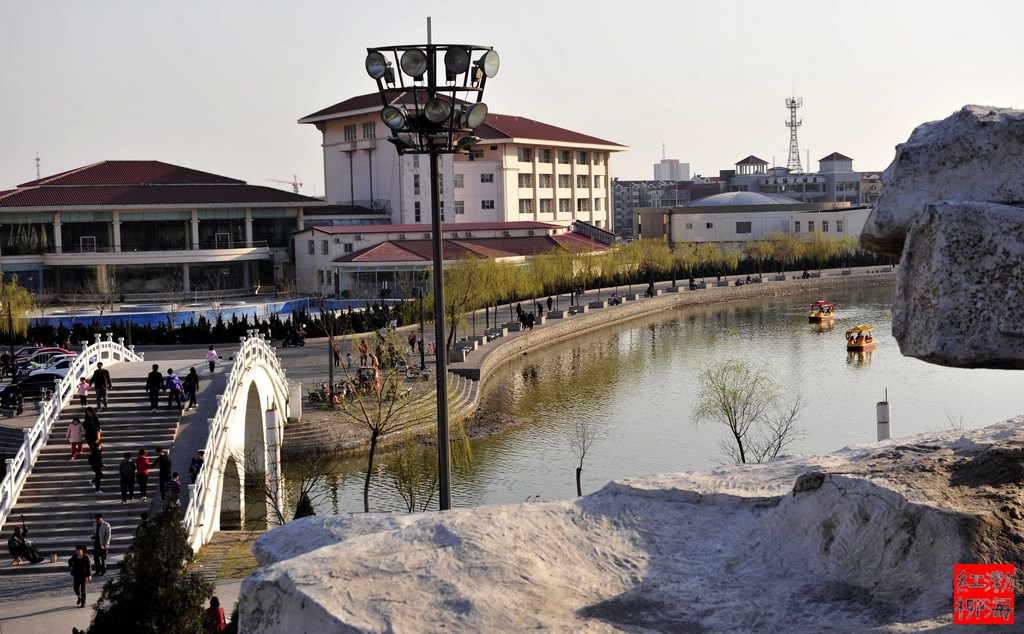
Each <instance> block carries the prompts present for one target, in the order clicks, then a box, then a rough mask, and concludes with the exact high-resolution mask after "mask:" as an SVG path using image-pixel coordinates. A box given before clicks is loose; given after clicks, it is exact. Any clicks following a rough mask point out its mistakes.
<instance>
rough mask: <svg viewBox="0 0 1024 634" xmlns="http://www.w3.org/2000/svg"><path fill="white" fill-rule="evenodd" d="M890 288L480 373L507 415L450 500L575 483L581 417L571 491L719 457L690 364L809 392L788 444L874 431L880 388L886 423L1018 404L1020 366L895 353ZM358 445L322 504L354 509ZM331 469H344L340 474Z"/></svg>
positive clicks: (494, 499) (896, 430)
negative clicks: (743, 368)
mask: <svg viewBox="0 0 1024 634" xmlns="http://www.w3.org/2000/svg"><path fill="white" fill-rule="evenodd" d="M892 292H893V289H892V288H871V289H850V290H844V291H841V292H836V293H833V294H832V296H831V297H828V298H826V299H828V300H829V301H832V302H835V303H836V305H837V306H839V307H840V308H839V310H838V311H837V314H836V324H835V325H834V327H832V328H829V324H817V326H819V328H818V329H816V328H815V327H814V326H813V325H812V326H811V327H810V328H809V327H808V323H807V309H806V307H807V305H808V303H809V302H810V301H814V300H817V299H820V297H818V296H817V295H818V294H817V293H815V295H814V296H811V295H806V296H792V297H778V298H776V297H771V298H763V299H759V300H750V301H744V302H740V303H735V304H729V305H719V306H707V307H692V308H686V309H678V310H674V311H671V312H667V313H662V314H659V315H655V316H651V317H648V318H643V319H638V320H636V321H634V322H632V323H630V324H628V325H624V326H621V327H617V328H612V329H609V330H607V331H605V332H601V333H594V334H588V335H582V336H580V337H577V338H575V339H573V340H572V341H569V342H566V343H563V344H559V345H553V346H549V347H546V348H544V349H543V350H541V351H538V352H535V353H531V354H529V355H525V356H522V357H519V358H517V359H515V360H514V361H513V362H512V363H510V364H509V365H507V366H506V367H505V368H504V369H503V370H502V371H501V372H500V373H499V374H498V375H496V376H494V377H492V379H491V380H490V381H489V382H488V384H487V385H485V386H483V390H482V392H481V393H482V394H484V395H485V398H484V403H483V407H484V408H485V409H492V410H494V411H498V412H503V413H506V414H510V415H512V416H514V417H515V419H516V420H517V421H518V424H517V425H516V426H515V427H514V428H512V429H510V430H507V431H506V432H504V433H501V434H498V435H496V436H492V437H489V438H483V439H480V440H477V441H474V442H473V443H472V450H473V456H474V460H473V462H472V464H471V465H468V466H465V467H462V468H459V469H456V470H455V471H454V472H453V475H452V500H453V504H454V505H455V506H472V505H478V504H487V503H516V502H523V501H525V500H527V499H528V498H532V497H533V496H539V497H540V499H552V498H562V497H572V496H574V495H575V466H576V462H577V460H576V458H575V456H574V454H573V452H572V450H571V447H570V440H569V439H570V437H571V435H572V433H573V428H574V423H575V421H576V420H579V419H583V420H585V421H586V422H588V423H590V424H592V425H594V426H596V427H597V428H599V429H600V431H601V433H602V438H601V440H600V441H599V442H598V443H597V444H595V445H594V447H593V448H592V449H591V451H590V452H589V453H588V455H587V457H586V461H585V463H584V465H583V474H582V481H583V491H584V493H590V492H593V491H595V490H597V489H598V488H600V487H602V486H604V485H605V484H606V483H607V482H608V481H610V480H613V479H616V478H624V477H635V476H641V475H647V474H653V473H666V472H673V471H685V470H695V469H696V470H703V469H708V468H711V467H714V466H717V465H718V464H720V463H721V462H722V460H723V456H722V453H721V450H720V448H719V444H718V443H719V441H720V440H722V439H723V438H725V439H727V437H726V434H725V430H724V428H720V427H716V426H714V425H700V426H694V425H692V424H691V423H690V412H691V410H692V403H693V400H694V390H695V381H694V378H695V376H696V375H697V373H698V372H699V371H700V368H701V366H702V365H703V364H714V363H719V362H721V361H722V360H724V359H727V358H739V359H742V360H744V361H746V362H748V363H751V364H761V363H764V364H767V365H768V366H769V367H770V368H771V369H772V370H773V372H774V373H775V376H776V378H777V380H778V381H780V382H781V383H782V384H783V386H784V388H785V389H787V390H789V391H799V392H800V393H801V394H802V395H803V396H804V397H805V398H806V399H807V400H808V401H809V404H808V406H807V408H806V409H805V410H804V412H803V414H802V416H801V419H800V422H801V425H802V426H803V427H805V429H806V432H807V434H806V436H805V437H804V438H802V439H801V440H799V441H798V442H797V443H795V444H794V445H793V446H792V447H791V451H792V452H794V453H798V452H801V453H827V452H830V451H835V450H837V449H839V448H841V447H843V446H846V445H850V444H860V443H868V442H874V440H875V403H876V402H877V401H880V400H882V399H883V398H884V394H885V391H886V389H888V391H889V400H890V401H891V402H892V411H893V424H892V427H893V432H892V433H893V437H894V438H895V437H900V436H907V435H911V434H916V433H920V432H924V431H929V430H938V429H942V428H948V427H949V426H950V423H949V418H950V416H952V417H953V418H960V417H962V418H964V419H965V420H966V422H967V424H968V426H970V427H979V426H983V425H987V424H991V423H993V422H996V421H1000V420H1005V419H1007V418H1011V417H1013V416H1016V415H1017V414H1019V413H1020V410H1021V403H1020V399H1019V397H1018V396H1016V395H1019V383H1020V378H1019V377H1020V376H1021V375H1020V374H1019V373H1017V374H1014V373H1013V372H1012V371H1008V370H961V369H953V368H946V367H941V366H936V365H931V364H927V363H924V362H922V361H918V360H915V359H909V358H906V357H903V356H901V355H900V353H899V349H898V346H897V344H896V342H895V340H894V339H893V338H892V335H891V332H890V311H891V298H892ZM862 323H867V324H872V325H874V334H875V337H876V338H877V339H878V346H877V349H876V351H877V356H878V357H879V358H878V359H874V356H876V355H875V353H876V351H869V352H864V353H861V354H858V353H855V354H854V356H850V355H847V354H845V341H844V333H845V330H846V329H847V328H850V327H852V326H855V325H857V324H862ZM365 468H366V467H365V463H364V460H363V459H354V460H351V461H342V462H339V464H338V475H337V476H336V478H337V486H334V485H331V486H332V487H333V488H332V490H331V491H330V495H331V496H332V497H331V501H330V502H329V503H324V502H318V503H317V505H318V509H319V508H321V505H322V508H323V512H335V513H337V512H342V513H344V512H358V511H361V509H362V493H361V488H360V487H361V485H362V477H363V475H362V474H364V473H365ZM343 473H347V474H351V475H348V476H345V475H343ZM388 477H389V476H388V474H387V472H386V471H385V472H384V473H382V474H376V473H375V474H373V475H372V476H371V505H372V508H373V510H388V511H401V510H402V508H403V505H402V501H401V498H400V497H399V496H398V495H397V493H395V492H394V487H393V486H392V485H391V484H389V481H388Z"/></svg>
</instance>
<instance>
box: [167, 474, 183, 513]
mask: <svg viewBox="0 0 1024 634" xmlns="http://www.w3.org/2000/svg"><path fill="white" fill-rule="evenodd" d="M163 493H164V500H166V501H168V502H170V503H171V504H173V505H175V506H178V505H179V504H180V503H181V502H180V500H181V475H180V474H179V473H178V472H177V471H175V472H174V473H172V474H171V479H170V480H168V481H167V483H166V484H164V491H163Z"/></svg>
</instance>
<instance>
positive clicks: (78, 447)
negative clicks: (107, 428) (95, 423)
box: [64, 416, 85, 460]
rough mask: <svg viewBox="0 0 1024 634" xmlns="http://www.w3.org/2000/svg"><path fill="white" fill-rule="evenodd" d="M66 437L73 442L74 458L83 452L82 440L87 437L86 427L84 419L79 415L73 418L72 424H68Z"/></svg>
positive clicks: (72, 457) (72, 451) (72, 456)
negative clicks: (84, 426)
mask: <svg viewBox="0 0 1024 634" xmlns="http://www.w3.org/2000/svg"><path fill="white" fill-rule="evenodd" d="M64 437H65V438H67V439H68V442H69V443H71V459H72V460H74V459H75V458H77V457H78V454H80V453H82V441H83V440H84V439H85V429H84V428H83V427H82V421H81V420H79V419H78V417H77V416H75V417H74V418H72V419H71V424H69V425H68V429H67V431H66V432H64Z"/></svg>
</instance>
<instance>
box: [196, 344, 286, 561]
mask: <svg viewBox="0 0 1024 634" xmlns="http://www.w3.org/2000/svg"><path fill="white" fill-rule="evenodd" d="M217 399H218V403H217V412H216V414H215V415H214V417H213V418H210V419H209V420H208V422H209V425H210V431H209V437H208V438H207V444H206V448H205V462H204V464H203V469H202V471H200V473H199V476H198V477H197V478H196V481H195V484H193V485H191V486H190V489H191V495H189V498H188V507H187V508H186V509H185V518H184V521H185V528H186V531H187V532H188V535H189V540H190V542H191V544H192V548H193V549H196V550H198V548H199V547H200V546H202V545H203V544H205V543H207V542H208V541H209V540H210V538H211V536H212V535H213V533H215V532H216V531H218V530H231V529H240V528H243V527H245V526H246V525H247V524H249V525H251V524H253V523H254V522H253V520H255V523H256V525H257V526H258V525H259V524H262V523H266V524H271V525H272V524H276V523H278V521H277V518H276V515H275V513H274V512H272V511H270V512H267V511H264V510H263V508H264V506H265V507H266V509H283V508H285V500H284V499H283V496H284V486H283V476H282V473H281V446H280V443H281V438H282V437H283V429H284V422H285V420H287V418H288V416H289V392H288V383H287V379H286V377H285V372H284V370H283V369H282V368H281V364H280V361H279V360H278V358H277V355H276V354H275V352H274V349H273V348H272V347H271V346H270V345H269V344H268V343H267V342H266V341H265V340H264V339H263V338H262V336H260V335H259V334H257V333H255V332H251V333H250V334H249V336H247V337H245V338H243V339H242V345H241V348H240V349H239V351H238V354H237V355H236V356H235V362H234V365H233V366H232V367H231V371H230V373H229V375H228V378H227V385H226V387H225V389H224V393H223V394H221V395H218V396H217ZM247 498H248V499H247ZM247 509H248V510H249V511H250V515H251V511H252V510H253V509H255V510H256V511H257V512H256V515H257V517H255V518H253V517H249V518H247V517H246V515H247ZM247 520H249V521H248V522H247Z"/></svg>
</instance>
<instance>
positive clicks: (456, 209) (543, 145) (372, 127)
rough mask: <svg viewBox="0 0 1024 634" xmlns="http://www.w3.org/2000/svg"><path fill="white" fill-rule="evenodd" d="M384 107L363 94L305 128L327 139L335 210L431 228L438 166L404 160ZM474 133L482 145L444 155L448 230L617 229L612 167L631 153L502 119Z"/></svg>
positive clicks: (490, 119)
mask: <svg viewBox="0 0 1024 634" xmlns="http://www.w3.org/2000/svg"><path fill="white" fill-rule="evenodd" d="M407 98H408V95H406V94H402V95H399V96H397V97H396V98H395V99H394V101H393V102H392V103H397V104H400V103H402V102H403V100H404V99H407ZM381 105H382V104H381V98H380V95H378V94H376V93H374V94H369V95H361V96H358V97H353V98H351V99H347V100H345V101H342V102H340V103H337V104H335V105H333V106H330V107H328V108H325V109H323V110H320V111H318V112H314V113H313V114H310V115H308V116H306V117H303V118H302V119H299V123H308V124H313V125H315V126H316V127H317V129H318V130H320V132H321V133H322V134H323V148H324V172H325V181H326V194H327V201H328V202H329V203H332V204H340V205H361V206H364V207H367V208H369V209H380V210H385V211H388V212H389V213H390V215H391V222H393V223H395V224H418V223H426V222H429V221H430V194H431V192H430V187H431V184H430V170H429V161H428V160H427V157H420V156H419V155H417V154H405V155H399V154H398V153H397V152H396V150H395V147H394V146H393V145H392V144H391V143H389V142H388V130H387V128H386V127H385V126H384V125H383V123H381V121H380V110H381ZM474 134H475V135H476V136H478V137H480V138H481V139H482V140H481V141H480V142H479V143H477V144H476V145H474V146H473V147H472V148H471V150H470V152H469V153H468V154H454V155H453V154H445V155H442V156H441V161H440V172H441V174H440V180H441V196H440V198H441V214H442V218H443V220H444V221H445V222H446V223H449V222H457V223H462V222H474V223H479V222H544V223H554V224H558V225H561V226H568V225H570V224H572V223H573V222H576V221H580V222H585V223H588V224H591V225H593V226H595V227H599V228H602V229H610V228H611V226H612V218H611V216H612V204H611V203H612V188H611V158H612V154H613V153H615V152H622V151H625V150H627V149H628V148H627V147H626V146H623V145H620V144H618V143H613V142H611V141H605V140H603V139H598V138H596V137H592V136H588V135H586V134H582V133H579V132H573V131H571V130H565V129H563V128H558V127H555V126H553V125H549V124H546V123H541V122H539V121H534V120H532V119H527V118H525V117H518V116H510V115H501V114H489V115H488V116H487V119H486V120H485V122H484V123H483V125H481V126H479V127H478V128H477V129H476V131H475V133H474Z"/></svg>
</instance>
